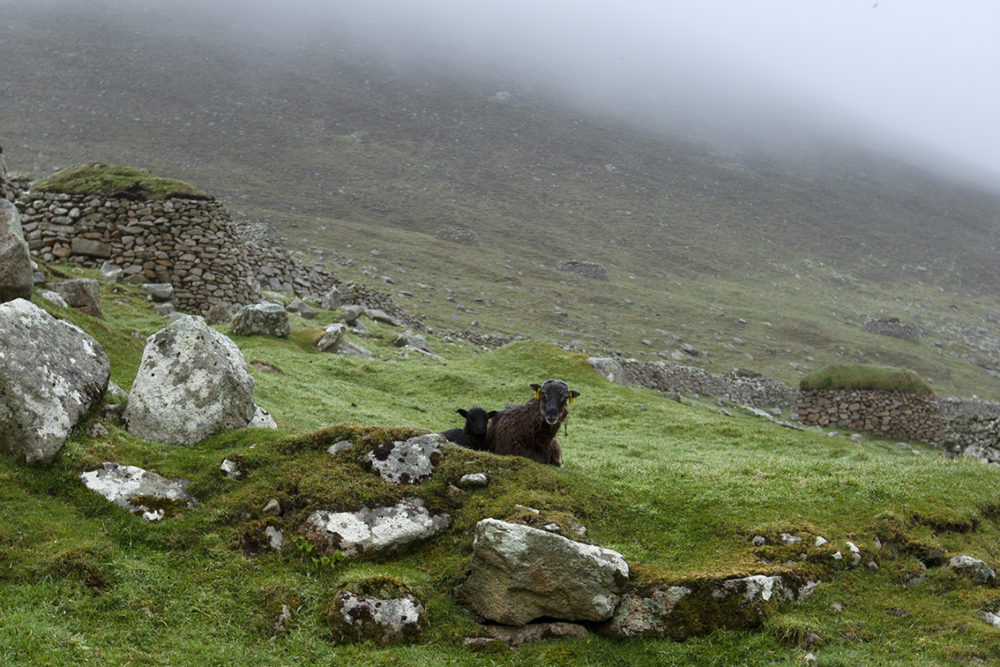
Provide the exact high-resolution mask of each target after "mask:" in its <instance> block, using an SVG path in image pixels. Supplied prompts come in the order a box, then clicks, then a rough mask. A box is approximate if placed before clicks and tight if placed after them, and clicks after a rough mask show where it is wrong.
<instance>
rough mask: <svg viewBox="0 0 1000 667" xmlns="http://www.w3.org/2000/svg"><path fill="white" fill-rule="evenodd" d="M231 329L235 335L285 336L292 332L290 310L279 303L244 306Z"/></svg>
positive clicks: (230, 326) (232, 323)
mask: <svg viewBox="0 0 1000 667" xmlns="http://www.w3.org/2000/svg"><path fill="white" fill-rule="evenodd" d="M229 330H230V331H231V332H232V333H233V335H234V336H277V337H279V338H285V337H287V336H288V335H290V334H291V333H292V325H291V323H290V322H289V320H288V312H287V311H286V310H285V309H284V308H282V307H281V305H280V304H277V303H256V304H253V305H250V306H243V307H242V308H241V309H240V311H239V312H238V313H236V317H234V318H233V321H232V322H231V323H230V324H229Z"/></svg>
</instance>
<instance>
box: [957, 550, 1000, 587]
mask: <svg viewBox="0 0 1000 667" xmlns="http://www.w3.org/2000/svg"><path fill="white" fill-rule="evenodd" d="M946 567H947V568H948V569H949V570H951V571H952V572H954V573H955V574H957V575H958V576H960V577H964V578H966V579H968V580H969V581H971V582H972V583H974V584H978V585H980V586H986V585H996V583H997V574H996V572H995V571H994V570H993V568H992V567H990V566H989V565H987V564H986V563H984V562H983V561H981V560H979V559H978V558H973V557H972V556H953V557H952V558H951V559H950V560H949V561H948V564H947V566H946Z"/></svg>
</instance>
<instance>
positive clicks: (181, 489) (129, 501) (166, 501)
mask: <svg viewBox="0 0 1000 667" xmlns="http://www.w3.org/2000/svg"><path fill="white" fill-rule="evenodd" d="M80 481H82V482H83V483H84V485H85V486H86V487H87V488H88V489H90V490H91V491H94V492H96V493H99V494H101V495H102V496H104V497H105V498H107V499H108V500H110V501H111V502H113V503H114V504H115V505H118V506H119V507H123V508H125V509H127V510H128V511H129V512H131V513H133V514H136V515H138V516H141V517H142V518H143V519H146V520H147V521H159V520H161V519H163V518H164V517H167V516H173V515H174V514H176V513H177V512H179V511H181V510H183V509H185V508H190V507H194V505H195V499H194V497H192V496H191V494H190V493H188V492H187V486H188V483H189V482H188V481H187V480H185V479H168V478H166V477H163V476H162V475H158V474H156V473H155V472H149V471H148V470H143V469H142V468H137V467H135V466H126V465H119V464H117V463H105V464H104V465H103V467H101V468H98V469H97V470H91V471H89V472H83V473H80Z"/></svg>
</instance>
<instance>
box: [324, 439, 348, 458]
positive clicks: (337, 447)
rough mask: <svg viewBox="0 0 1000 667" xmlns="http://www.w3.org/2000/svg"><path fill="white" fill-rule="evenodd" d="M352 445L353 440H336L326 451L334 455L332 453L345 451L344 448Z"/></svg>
mask: <svg viewBox="0 0 1000 667" xmlns="http://www.w3.org/2000/svg"><path fill="white" fill-rule="evenodd" d="M350 446H351V441H350V440H341V441H339V442H335V443H333V444H332V445H330V446H329V447H328V448H327V450H326V453H327V454H330V455H331V456H332V455H334V454H336V453H337V452H340V451H343V450H345V449H347V448H348V447H350Z"/></svg>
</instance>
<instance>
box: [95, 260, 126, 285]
mask: <svg viewBox="0 0 1000 667" xmlns="http://www.w3.org/2000/svg"><path fill="white" fill-rule="evenodd" d="M99 273H100V280H101V281H102V282H106V283H117V282H120V281H121V279H122V277H123V276H124V275H125V269H122V268H120V267H117V266H115V265H114V264H112V263H111V262H108V261H105V262H104V263H103V264H101V268H100V269H99Z"/></svg>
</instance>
